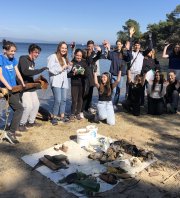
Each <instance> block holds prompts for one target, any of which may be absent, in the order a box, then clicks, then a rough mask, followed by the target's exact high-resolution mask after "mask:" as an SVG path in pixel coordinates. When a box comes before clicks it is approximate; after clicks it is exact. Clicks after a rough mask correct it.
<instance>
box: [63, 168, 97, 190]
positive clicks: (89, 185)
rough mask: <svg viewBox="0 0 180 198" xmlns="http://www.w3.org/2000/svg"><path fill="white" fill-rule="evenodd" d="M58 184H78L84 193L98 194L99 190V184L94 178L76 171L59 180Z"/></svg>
mask: <svg viewBox="0 0 180 198" xmlns="http://www.w3.org/2000/svg"><path fill="white" fill-rule="evenodd" d="M59 183H67V184H72V183H74V184H78V185H80V186H81V187H83V188H84V189H85V191H86V192H98V191H99V189H100V184H99V183H98V182H97V180H96V179H95V178H93V177H91V176H90V175H86V174H84V173H82V172H78V171H77V172H74V173H71V174H69V175H68V176H66V177H65V178H63V179H61V180H59Z"/></svg>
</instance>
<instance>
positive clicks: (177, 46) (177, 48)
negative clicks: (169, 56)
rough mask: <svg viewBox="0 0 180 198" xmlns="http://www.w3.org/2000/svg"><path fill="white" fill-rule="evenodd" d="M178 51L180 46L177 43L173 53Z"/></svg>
mask: <svg viewBox="0 0 180 198" xmlns="http://www.w3.org/2000/svg"><path fill="white" fill-rule="evenodd" d="M179 51H180V46H179V45H176V46H175V47H174V52H175V53H178V52H179Z"/></svg>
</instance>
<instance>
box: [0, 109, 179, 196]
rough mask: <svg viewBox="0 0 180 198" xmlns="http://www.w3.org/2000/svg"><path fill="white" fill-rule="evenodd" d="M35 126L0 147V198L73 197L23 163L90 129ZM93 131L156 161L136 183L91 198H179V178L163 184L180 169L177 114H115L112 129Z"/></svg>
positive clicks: (46, 124) (103, 126)
mask: <svg viewBox="0 0 180 198" xmlns="http://www.w3.org/2000/svg"><path fill="white" fill-rule="evenodd" d="M38 122H40V123H43V125H42V127H39V128H34V129H32V130H29V131H28V132H26V133H23V136H22V137H21V138H19V140H20V142H21V143H20V144H18V145H10V144H9V143H6V142H3V143H0V197H3V198H5V197H8V198H15V197H17V198H21V197H22V198H46V197H47V198H54V197H63V198H67V197H75V196H74V195H72V194H69V193H67V192H66V191H65V190H64V189H63V188H61V187H58V186H57V185H56V184H54V183H53V182H51V181H50V180H48V179H47V178H45V177H44V176H42V175H40V174H39V173H38V172H37V171H33V172H32V171H31V168H30V167H29V166H28V165H26V164H25V163H24V162H23V161H22V160H21V157H22V156H24V155H28V154H31V153H35V152H39V151H42V150H44V149H47V148H49V147H51V146H53V145H54V144H56V143H63V142H65V141H67V140H69V138H70V136H72V135H75V132H76V130H77V129H78V128H80V127H84V126H87V125H89V123H88V122H87V120H83V121H76V122H74V123H70V124H61V123H60V124H59V125H58V126H52V125H51V123H49V122H42V121H38ZM97 126H98V129H99V130H98V133H100V134H103V135H106V136H110V137H112V138H116V139H122V138H124V139H126V140H129V141H131V142H132V143H134V144H136V145H137V146H139V147H142V148H145V149H148V150H152V151H153V152H154V153H155V155H156V156H157V158H158V159H159V160H158V162H156V163H155V164H153V165H152V166H151V167H149V168H148V169H147V170H144V171H143V172H141V173H140V174H139V175H138V177H137V178H136V179H135V180H128V181H125V182H124V183H119V184H118V185H117V186H116V187H115V188H114V189H113V190H111V191H109V192H105V193H101V194H98V195H97V196H95V197H108V198H109V197H113V198H114V197H138V198H139V197H153V198H155V197H158V198H159V197H180V193H179V189H180V174H177V175H175V176H174V177H171V178H170V179H169V180H167V182H166V183H165V184H163V183H162V181H164V180H165V179H166V178H167V177H169V176H170V175H171V174H173V173H175V172H177V171H178V170H179V169H180V163H179V162H180V146H179V145H180V113H178V114H176V115H162V116H159V117H152V116H148V115H141V116H140V117H134V116H131V115H128V114H127V113H124V112H119V113H117V114H116V125H115V126H108V125H106V124H103V123H100V124H97ZM152 172H153V173H152ZM154 172H155V174H158V175H156V176H152V177H150V176H149V174H154ZM139 180H140V181H139ZM138 181H139V182H138ZM137 182H138V183H137ZM136 183H137V184H136ZM133 184H136V185H133ZM128 186H130V187H128Z"/></svg>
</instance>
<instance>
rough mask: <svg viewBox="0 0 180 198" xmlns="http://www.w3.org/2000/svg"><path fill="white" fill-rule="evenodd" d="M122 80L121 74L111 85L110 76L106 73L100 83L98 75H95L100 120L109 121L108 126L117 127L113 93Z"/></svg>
mask: <svg viewBox="0 0 180 198" xmlns="http://www.w3.org/2000/svg"><path fill="white" fill-rule="evenodd" d="M120 78H121V72H119V74H118V78H117V80H116V81H115V82H114V83H112V84H111V83H110V82H111V81H110V75H109V73H108V72H104V73H103V74H102V76H101V78H100V80H99V82H98V78H97V73H96V72H95V73H94V81H95V85H96V87H97V89H98V92H99V100H98V104H97V110H98V116H99V120H105V119H106V120H107V124H109V125H115V115H114V108H113V104H112V97H111V95H112V91H113V89H114V88H115V87H116V86H117V84H118V82H119V81H120Z"/></svg>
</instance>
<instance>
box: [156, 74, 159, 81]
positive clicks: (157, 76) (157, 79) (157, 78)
mask: <svg viewBox="0 0 180 198" xmlns="http://www.w3.org/2000/svg"><path fill="white" fill-rule="evenodd" d="M155 79H156V81H160V74H159V73H156V74H155Z"/></svg>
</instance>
